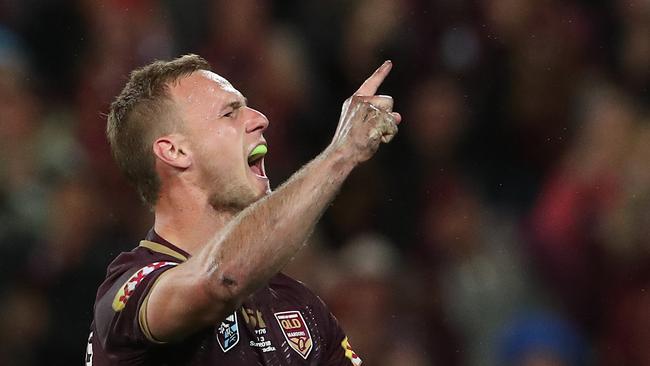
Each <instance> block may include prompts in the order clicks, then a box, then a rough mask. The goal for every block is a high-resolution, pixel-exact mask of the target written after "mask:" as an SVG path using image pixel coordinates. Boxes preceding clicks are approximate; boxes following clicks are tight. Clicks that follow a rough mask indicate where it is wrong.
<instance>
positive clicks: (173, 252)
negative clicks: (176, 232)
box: [140, 229, 190, 262]
mask: <svg viewBox="0 0 650 366" xmlns="http://www.w3.org/2000/svg"><path fill="white" fill-rule="evenodd" d="M140 246H141V247H145V248H147V249H149V250H153V251H154V252H158V253H162V254H166V255H169V256H172V257H174V258H176V259H178V260H181V261H183V262H185V261H186V260H187V259H188V258H189V257H190V255H189V253H187V252H186V251H184V250H183V249H180V248H178V247H177V246H175V245H174V244H172V243H170V242H168V241H167V240H165V239H164V238H163V237H161V236H160V235H158V233H156V232H155V231H154V229H151V230H149V233H148V234H147V236H146V237H145V239H144V240H142V241H140Z"/></svg>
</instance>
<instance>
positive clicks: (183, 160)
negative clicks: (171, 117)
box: [153, 135, 192, 169]
mask: <svg viewBox="0 0 650 366" xmlns="http://www.w3.org/2000/svg"><path fill="white" fill-rule="evenodd" d="M183 142H184V141H183V138H182V137H181V136H179V135H167V136H161V137H159V138H157V139H156V140H155V141H154V142H153V153H154V154H155V155H156V157H158V159H160V160H161V161H162V162H164V163H166V164H169V165H171V166H173V167H175V168H178V169H187V168H189V167H190V165H192V159H191V158H190V152H189V149H188V148H187V147H186V146H185V144H184V143H183Z"/></svg>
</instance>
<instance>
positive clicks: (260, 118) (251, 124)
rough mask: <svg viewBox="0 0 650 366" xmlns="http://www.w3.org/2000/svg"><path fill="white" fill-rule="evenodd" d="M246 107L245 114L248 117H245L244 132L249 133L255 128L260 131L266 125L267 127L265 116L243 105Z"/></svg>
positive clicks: (267, 122)
mask: <svg viewBox="0 0 650 366" xmlns="http://www.w3.org/2000/svg"><path fill="white" fill-rule="evenodd" d="M245 108H246V114H248V115H249V116H248V118H246V132H247V133H251V132H255V131H257V130H260V132H262V133H263V132H264V131H265V130H266V128H267V127H269V120H268V118H266V116H265V115H264V114H263V113H262V112H260V111H258V110H256V109H253V108H251V107H245Z"/></svg>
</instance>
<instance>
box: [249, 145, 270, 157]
mask: <svg viewBox="0 0 650 366" xmlns="http://www.w3.org/2000/svg"><path fill="white" fill-rule="evenodd" d="M268 151H269V150H268V149H267V148H266V145H257V146H256V147H255V148H254V149H253V151H251V154H250V155H248V161H251V160H253V159H255V158H257V157H259V156H260V155H266V153H267V152H268Z"/></svg>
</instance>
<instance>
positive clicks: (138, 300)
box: [95, 261, 178, 358]
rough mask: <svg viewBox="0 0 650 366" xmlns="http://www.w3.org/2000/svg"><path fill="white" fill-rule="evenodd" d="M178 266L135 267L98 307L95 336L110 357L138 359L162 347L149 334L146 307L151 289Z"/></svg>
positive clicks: (118, 281)
mask: <svg viewBox="0 0 650 366" xmlns="http://www.w3.org/2000/svg"><path fill="white" fill-rule="evenodd" d="M176 265H178V263H176V262H168V261H158V262H153V263H149V264H144V265H142V266H136V267H134V268H132V269H130V270H127V271H126V272H125V273H123V274H122V275H120V276H119V277H118V278H117V279H116V280H115V281H114V283H113V284H112V285H111V287H110V288H109V289H108V291H106V292H105V293H104V294H103V296H102V297H101V298H99V299H98V301H97V303H96V306H95V336H96V337H97V340H98V341H99V342H100V344H101V347H102V348H103V349H104V351H105V352H106V353H108V354H113V355H114V356H116V357H122V356H124V357H129V358H134V357H137V355H138V354H143V353H144V352H143V351H144V350H146V348H148V347H149V346H152V345H155V344H157V343H161V342H158V341H156V340H155V339H154V338H153V337H152V336H151V333H150V332H149V327H148V325H147V322H146V308H147V306H146V303H147V300H148V295H149V291H150V289H151V288H152V287H153V285H154V284H155V282H156V280H157V279H158V278H159V277H160V275H161V274H162V273H164V272H165V271H166V270H169V269H170V268H173V267H174V266H176Z"/></svg>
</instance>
